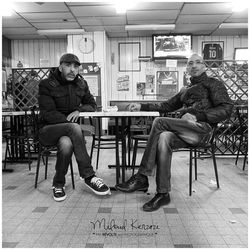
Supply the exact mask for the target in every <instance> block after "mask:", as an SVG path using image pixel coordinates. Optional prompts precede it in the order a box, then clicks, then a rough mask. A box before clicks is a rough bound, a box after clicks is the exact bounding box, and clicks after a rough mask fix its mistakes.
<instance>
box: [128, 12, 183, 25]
mask: <svg viewBox="0 0 250 250" xmlns="http://www.w3.org/2000/svg"><path fill="white" fill-rule="evenodd" d="M178 14H179V11H178V10H156V11H132V10H131V11H127V18H128V20H129V21H131V20H149V22H148V23H151V20H159V19H163V20H165V19H166V18H167V19H175V18H177V15H178Z"/></svg>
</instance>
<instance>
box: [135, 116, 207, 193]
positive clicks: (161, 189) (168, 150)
mask: <svg viewBox="0 0 250 250" xmlns="http://www.w3.org/2000/svg"><path fill="white" fill-rule="evenodd" d="M211 133H212V128H211V126H210V125H209V124H208V123H205V122H200V123H198V122H193V121H186V120H182V119H178V118H167V117H158V118H156V119H155V120H154V122H153V125H152V129H151V132H150V136H149V139H148V142H147V147H146V149H145V152H144V154H143V157H142V161H141V164H140V168H139V171H138V172H139V173H141V174H144V175H147V176H148V175H154V172H155V169H156V191H157V192H158V193H167V192H169V191H170V190H171V183H170V178H171V160H172V153H173V149H178V148H184V147H187V146H188V145H193V146H195V145H202V144H204V143H207V141H208V140H209V139H210V137H211Z"/></svg>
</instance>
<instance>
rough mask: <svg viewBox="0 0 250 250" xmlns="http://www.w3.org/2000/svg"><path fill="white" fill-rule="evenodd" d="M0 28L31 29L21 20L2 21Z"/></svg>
mask: <svg viewBox="0 0 250 250" xmlns="http://www.w3.org/2000/svg"><path fill="white" fill-rule="evenodd" d="M2 26H3V27H5V28H14V27H32V26H31V25H30V24H29V23H28V22H27V21H25V20H24V19H22V18H18V19H3V20H2Z"/></svg>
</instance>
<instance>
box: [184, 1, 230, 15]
mask: <svg viewBox="0 0 250 250" xmlns="http://www.w3.org/2000/svg"><path fill="white" fill-rule="evenodd" d="M228 13H232V9H231V6H230V4H229V3H214V2H211V3H197V2H195V3H185V4H184V6H183V9H182V10H181V14H191V15H192V14H197V15H201V14H214V15H216V14H228Z"/></svg>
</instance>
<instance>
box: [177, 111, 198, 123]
mask: <svg viewBox="0 0 250 250" xmlns="http://www.w3.org/2000/svg"><path fill="white" fill-rule="evenodd" d="M181 119H182V120H186V121H190V122H196V121H197V119H196V116H195V115H192V114H190V113H186V114H184V115H183V116H182V117H181Z"/></svg>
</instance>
